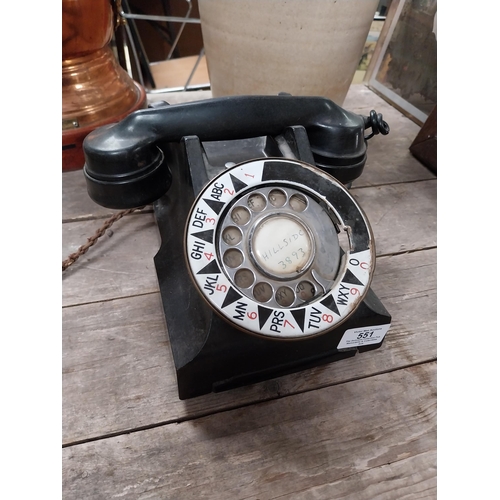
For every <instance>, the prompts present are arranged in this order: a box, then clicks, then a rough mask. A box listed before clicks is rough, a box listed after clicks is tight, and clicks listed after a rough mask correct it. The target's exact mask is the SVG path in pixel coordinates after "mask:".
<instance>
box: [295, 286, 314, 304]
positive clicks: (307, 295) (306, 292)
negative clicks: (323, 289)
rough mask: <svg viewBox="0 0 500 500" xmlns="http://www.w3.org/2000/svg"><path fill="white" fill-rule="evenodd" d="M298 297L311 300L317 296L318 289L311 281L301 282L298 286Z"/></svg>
mask: <svg viewBox="0 0 500 500" xmlns="http://www.w3.org/2000/svg"><path fill="white" fill-rule="evenodd" d="M296 290H297V296H298V297H299V299H301V300H303V301H304V302H305V301H306V300H311V299H312V298H313V297H314V295H315V294H316V288H315V287H314V285H313V284H312V283H311V282H310V281H301V282H300V283H299V284H298V285H297V289H296Z"/></svg>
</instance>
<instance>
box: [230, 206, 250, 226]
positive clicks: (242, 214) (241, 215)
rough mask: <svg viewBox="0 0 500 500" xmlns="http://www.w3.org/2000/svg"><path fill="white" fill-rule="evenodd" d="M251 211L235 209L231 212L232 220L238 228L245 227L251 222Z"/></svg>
mask: <svg viewBox="0 0 500 500" xmlns="http://www.w3.org/2000/svg"><path fill="white" fill-rule="evenodd" d="M250 217H251V215H250V210H248V208H245V207H235V208H234V209H233V210H232V211H231V219H232V220H233V222H234V223H236V224H238V226H244V225H245V224H246V223H247V222H248V221H249V220H250Z"/></svg>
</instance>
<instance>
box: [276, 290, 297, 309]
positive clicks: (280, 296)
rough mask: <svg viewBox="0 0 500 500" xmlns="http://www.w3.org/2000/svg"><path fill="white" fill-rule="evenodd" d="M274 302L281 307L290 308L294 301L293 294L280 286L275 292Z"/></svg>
mask: <svg viewBox="0 0 500 500" xmlns="http://www.w3.org/2000/svg"><path fill="white" fill-rule="evenodd" d="M275 298H276V302H277V303H278V304H279V305H280V306H283V307H288V306H291V305H292V304H293V302H294V300H295V293H294V292H293V290H292V289H291V288H290V287H288V286H281V287H279V288H278V290H276V296H275Z"/></svg>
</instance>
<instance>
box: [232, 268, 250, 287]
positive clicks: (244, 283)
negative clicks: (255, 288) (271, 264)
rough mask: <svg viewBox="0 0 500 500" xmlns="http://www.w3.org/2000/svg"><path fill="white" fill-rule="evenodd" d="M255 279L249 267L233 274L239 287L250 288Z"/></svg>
mask: <svg viewBox="0 0 500 500" xmlns="http://www.w3.org/2000/svg"><path fill="white" fill-rule="evenodd" d="M254 281H255V276H254V274H253V272H252V271H250V269H240V270H239V271H236V274H235V275H234V282H235V283H236V285H237V286H238V287H240V288H250V287H251V286H252V285H253V283H254Z"/></svg>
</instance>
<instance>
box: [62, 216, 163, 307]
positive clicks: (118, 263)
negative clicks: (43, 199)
mask: <svg viewBox="0 0 500 500" xmlns="http://www.w3.org/2000/svg"><path fill="white" fill-rule="evenodd" d="M102 224H103V220H102V219H97V220H91V221H85V222H73V223H68V224H63V229H62V235H63V237H62V242H63V249H62V255H63V260H65V259H66V258H67V257H68V256H69V255H70V254H72V253H73V252H76V251H77V250H78V248H79V247H80V246H81V245H83V244H84V243H86V241H87V238H88V237H90V236H92V235H94V233H95V231H96V230H97V229H99V228H100V227H101V226H102ZM110 231H111V232H110ZM109 234H111V236H109ZM159 248H160V235H159V232H158V227H157V226H156V221H155V219H154V216H153V214H152V213H144V214H142V213H141V214H135V213H134V214H130V215H127V216H125V217H123V218H122V219H120V220H118V221H117V222H116V223H115V224H114V225H113V226H111V228H110V230H108V232H107V233H106V234H104V235H103V236H102V237H101V238H100V239H99V240H98V241H97V243H96V244H95V245H94V246H92V247H90V249H89V250H88V251H87V253H85V254H84V255H82V256H81V257H80V258H79V259H78V260H77V261H76V262H75V263H74V264H73V265H72V266H70V267H69V268H68V269H66V271H64V272H63V276H62V279H63V288H62V290H63V294H62V304H63V306H67V305H74V304H82V303H87V302H97V301H99V300H107V299H110V298H118V297H127V296H130V295H136V294H143V293H151V292H156V291H158V281H157V278H156V271H155V266H154V262H153V257H154V255H155V254H156V252H157V251H158V249H159Z"/></svg>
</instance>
